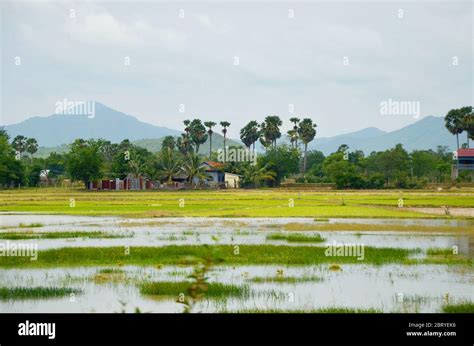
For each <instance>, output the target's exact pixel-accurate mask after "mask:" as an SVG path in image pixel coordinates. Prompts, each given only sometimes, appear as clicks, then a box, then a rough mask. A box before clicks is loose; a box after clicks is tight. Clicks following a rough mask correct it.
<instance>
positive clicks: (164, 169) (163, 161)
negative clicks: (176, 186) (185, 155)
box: [156, 147, 181, 183]
mask: <svg viewBox="0 0 474 346" xmlns="http://www.w3.org/2000/svg"><path fill="white" fill-rule="evenodd" d="M156 169H157V171H158V175H159V176H161V177H162V178H164V179H165V180H166V181H167V182H168V183H171V181H172V179H173V176H175V175H177V174H178V173H179V172H180V171H181V160H180V159H179V157H178V155H176V152H175V151H173V150H171V148H169V147H165V148H163V149H162V150H161V151H160V152H159V153H158V160H157V161H156Z"/></svg>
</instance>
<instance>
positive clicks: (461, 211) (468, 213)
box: [406, 207, 474, 217]
mask: <svg viewBox="0 0 474 346" xmlns="http://www.w3.org/2000/svg"><path fill="white" fill-rule="evenodd" d="M406 209H408V210H411V211H417V212H420V213H426V214H436V215H445V214H446V211H445V209H444V207H439V208H406ZM449 214H450V215H452V216H465V217H474V208H449Z"/></svg>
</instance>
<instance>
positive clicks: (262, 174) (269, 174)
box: [240, 164, 276, 188]
mask: <svg viewBox="0 0 474 346" xmlns="http://www.w3.org/2000/svg"><path fill="white" fill-rule="evenodd" d="M240 173H241V175H242V178H241V180H240V184H241V186H243V187H252V188H255V187H259V186H260V185H261V184H262V183H263V182H264V181H274V180H275V178H276V173H275V172H273V171H271V170H269V169H268V168H267V167H266V166H263V167H260V166H257V165H251V164H246V165H245V167H243V168H242V169H241V171H240Z"/></svg>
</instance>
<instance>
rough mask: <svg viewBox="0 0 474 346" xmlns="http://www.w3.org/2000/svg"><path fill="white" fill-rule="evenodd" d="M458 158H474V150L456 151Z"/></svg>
mask: <svg viewBox="0 0 474 346" xmlns="http://www.w3.org/2000/svg"><path fill="white" fill-rule="evenodd" d="M458 157H474V149H469V148H465V149H458Z"/></svg>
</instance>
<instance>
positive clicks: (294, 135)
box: [288, 117, 300, 148]
mask: <svg viewBox="0 0 474 346" xmlns="http://www.w3.org/2000/svg"><path fill="white" fill-rule="evenodd" d="M290 121H291V122H292V123H293V129H292V130H290V131H291V139H292V143H293V141H294V143H295V148H298V124H299V122H300V119H299V118H296V117H293V118H290ZM290 131H288V132H290Z"/></svg>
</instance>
